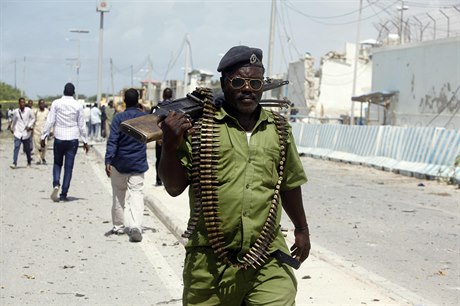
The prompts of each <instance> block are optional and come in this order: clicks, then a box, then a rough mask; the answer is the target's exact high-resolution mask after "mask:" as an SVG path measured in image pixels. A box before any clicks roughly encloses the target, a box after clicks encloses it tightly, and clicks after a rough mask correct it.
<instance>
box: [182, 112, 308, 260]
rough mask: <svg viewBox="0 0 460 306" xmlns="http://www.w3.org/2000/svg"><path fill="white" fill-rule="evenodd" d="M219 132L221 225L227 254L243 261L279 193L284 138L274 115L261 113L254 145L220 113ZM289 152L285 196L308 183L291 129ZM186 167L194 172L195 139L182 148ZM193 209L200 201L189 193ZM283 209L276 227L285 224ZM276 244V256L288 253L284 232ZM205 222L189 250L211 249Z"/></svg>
mask: <svg viewBox="0 0 460 306" xmlns="http://www.w3.org/2000/svg"><path fill="white" fill-rule="evenodd" d="M215 122H216V123H217V124H216V126H217V127H218V128H219V134H220V137H219V157H220V159H219V163H218V166H217V169H218V171H217V177H218V191H217V194H218V199H219V202H218V206H219V211H218V212H219V217H220V219H221V221H222V231H223V233H224V238H225V242H226V246H227V249H229V250H231V251H232V253H233V254H235V255H237V258H238V259H239V260H242V257H243V255H244V254H245V253H246V252H247V251H248V250H249V248H250V247H251V245H252V244H253V243H254V242H255V241H256V239H257V238H258V237H259V235H260V232H261V230H262V227H263V225H264V223H265V221H266V219H267V216H268V211H269V209H270V205H271V200H272V197H273V194H274V188H275V185H276V183H277V181H278V165H279V161H280V149H279V137H278V133H277V129H276V125H275V121H274V119H273V114H272V113H271V112H267V111H265V110H264V109H261V113H260V116H259V120H258V121H257V123H256V125H255V127H254V130H253V132H252V135H251V137H250V141H249V143H248V138H247V134H246V131H245V130H244V129H243V128H242V127H241V126H240V125H239V123H238V122H237V121H236V119H235V118H233V117H231V116H230V115H229V114H227V113H226V112H225V110H224V109H223V108H220V109H219V110H218V111H217V113H216V116H215ZM288 135H289V136H288V139H287V143H288V145H287V150H286V162H285V170H284V179H283V183H282V185H281V191H283V190H291V189H294V188H296V187H298V186H300V185H302V184H304V183H305V182H306V181H307V177H306V176H305V172H304V170H303V166H302V163H301V161H300V158H299V155H298V153H297V148H296V146H295V143H294V139H293V137H292V133H291V129H290V127H289V133H288ZM178 153H179V157H180V159H181V162H182V164H183V165H184V166H185V167H186V169H187V170H188V175H189V177H190V170H191V167H192V165H191V163H192V159H191V138H190V137H189V138H187V139H186V141H184V142H183V143H182V145H181V147H180V148H179V151H178ZM189 198H190V207H191V208H192V207H193V203H194V200H195V197H194V193H193V189H192V188H191V187H190V188H189ZM281 211H282V207H281V205H280V206H279V209H278V216H277V224H278V225H279V222H280V219H281ZM276 231H277V233H276V238H275V240H274V241H273V243H272V245H271V250H270V251H272V250H274V249H281V250H283V251H285V252H288V250H287V246H286V243H285V241H284V237H283V235H282V233H281V231H280V226H277V228H276ZM206 234H207V232H206V227H205V223H204V219H203V217H202V216H201V218H200V221H199V222H198V224H197V228H196V229H195V231H194V233H193V235H192V236H191V237H190V239H189V242H188V244H187V246H186V247H187V248H191V247H206V246H210V244H209V242H208V239H207V235H206Z"/></svg>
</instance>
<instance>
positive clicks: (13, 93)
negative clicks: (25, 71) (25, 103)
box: [0, 82, 21, 101]
mask: <svg viewBox="0 0 460 306" xmlns="http://www.w3.org/2000/svg"><path fill="white" fill-rule="evenodd" d="M20 96H21V91H20V90H19V89H17V88H14V87H13V86H11V85H8V84H6V83H4V82H0V101H5V100H6V101H12V100H17V99H18V98H19V97H20Z"/></svg>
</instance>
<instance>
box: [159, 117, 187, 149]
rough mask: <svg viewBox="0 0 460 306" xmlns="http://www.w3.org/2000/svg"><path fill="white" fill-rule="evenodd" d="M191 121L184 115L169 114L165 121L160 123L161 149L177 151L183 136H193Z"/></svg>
mask: <svg viewBox="0 0 460 306" xmlns="http://www.w3.org/2000/svg"><path fill="white" fill-rule="evenodd" d="M192 126H193V124H192V121H191V120H190V119H189V118H188V117H187V116H186V115H185V114H180V113H176V112H174V111H172V112H170V113H169V114H168V116H167V117H166V119H165V120H163V121H162V122H160V128H161V130H162V131H163V147H165V148H168V149H172V150H177V149H178V148H179V146H180V144H181V143H182V140H183V139H184V135H185V134H186V133H187V134H193V133H194V130H193V128H192Z"/></svg>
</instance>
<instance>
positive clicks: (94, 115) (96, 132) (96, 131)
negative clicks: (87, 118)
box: [91, 103, 102, 141]
mask: <svg viewBox="0 0 460 306" xmlns="http://www.w3.org/2000/svg"><path fill="white" fill-rule="evenodd" d="M101 115H102V113H101V110H100V109H99V107H97V103H94V105H93V107H91V139H93V138H94V140H95V141H100V140H101Z"/></svg>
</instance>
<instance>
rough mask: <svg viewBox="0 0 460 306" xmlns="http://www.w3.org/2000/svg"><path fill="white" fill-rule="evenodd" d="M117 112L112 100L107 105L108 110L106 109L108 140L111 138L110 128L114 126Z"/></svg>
mask: <svg viewBox="0 0 460 306" xmlns="http://www.w3.org/2000/svg"><path fill="white" fill-rule="evenodd" d="M115 113H116V110H115V108H114V107H113V100H110V101H109V103H108V104H107V108H106V109H105V114H106V116H107V120H106V122H107V127H106V129H107V139H109V137H110V128H111V126H112V121H113V117H114V116H115Z"/></svg>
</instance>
